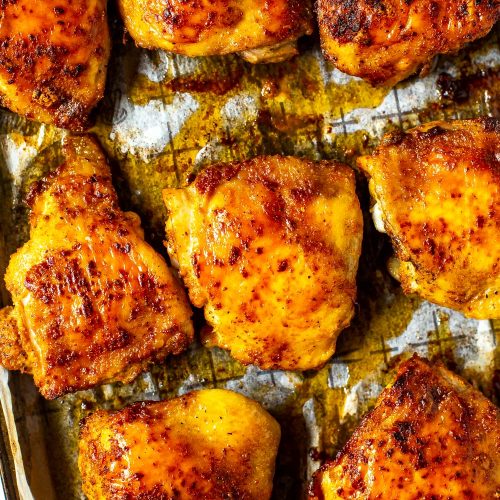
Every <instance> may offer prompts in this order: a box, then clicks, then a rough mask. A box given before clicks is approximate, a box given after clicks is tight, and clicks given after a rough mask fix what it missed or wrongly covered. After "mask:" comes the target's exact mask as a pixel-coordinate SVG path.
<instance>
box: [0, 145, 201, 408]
mask: <svg viewBox="0 0 500 500" xmlns="http://www.w3.org/2000/svg"><path fill="white" fill-rule="evenodd" d="M65 155H66V161H65V163H64V164H63V165H61V166H60V167H59V168H58V169H56V170H55V171H54V172H53V173H51V174H49V176H48V177H46V178H45V179H43V180H42V181H39V182H37V183H35V184H34V185H33V186H32V188H31V191H30V196H29V198H28V202H29V205H30V206H31V218H30V225H31V232H30V240H29V241H28V242H27V243H26V244H25V245H24V246H23V247H22V248H20V249H19V250H18V251H17V253H15V254H14V255H13V256H12V258H11V260H10V263H9V266H8V269H7V273H6V276H5V282H6V285H7V289H8V290H9V291H10V292H11V294H12V299H13V302H14V307H7V308H6V309H4V310H3V311H2V312H1V313H0V362H1V364H2V365H3V366H5V367H6V368H8V369H16V370H22V371H25V372H28V373H32V374H33V375H34V378H35V383H36V385H37V386H38V387H39V389H40V392H41V393H42V394H43V396H45V397H46V398H50V399H52V398H55V397H58V396H61V395H62V394H65V393H68V392H72V391H76V390H79V389H85V388H88V387H92V386H94V385H96V384H101V383H104V382H111V381H115V380H119V381H122V382H130V381H131V380H132V379H133V378H134V377H136V376H137V375H138V374H139V373H140V372H141V371H143V370H145V369H146V368H147V367H148V365H149V364H150V363H151V362H153V361H161V360H163V359H164V358H165V357H166V356H167V355H168V354H170V353H179V352H181V351H182V350H184V349H185V348H186V347H187V346H188V345H189V343H190V342H191V340H192V338H193V325H192V323H191V319H190V318H191V309H190V306H189V303H188V301H187V297H186V295H185V292H184V290H183V289H182V287H181V285H180V283H179V282H178V281H177V280H176V279H175V278H174V276H173V275H172V273H171V271H170V269H169V268H168V267H167V264H166V262H165V261H164V260H163V258H162V257H161V256H160V255H159V254H158V253H156V252H155V251H154V250H153V249H152V248H151V247H150V246H149V245H148V244H147V243H146V242H145V241H144V236H143V232H142V229H141V227H140V221H139V217H138V216H137V215H136V214H134V213H131V212H122V211H121V210H120V208H119V206H118V200H117V196H116V192H115V191H114V188H113V186H112V184H111V175H110V170H109V167H108V165H107V164H106V160H105V158H104V155H103V153H102V152H101V150H100V149H99V147H98V146H97V144H96V143H95V142H94V141H93V140H91V139H89V138H86V137H81V138H72V139H69V140H68V142H67V144H66V146H65Z"/></svg>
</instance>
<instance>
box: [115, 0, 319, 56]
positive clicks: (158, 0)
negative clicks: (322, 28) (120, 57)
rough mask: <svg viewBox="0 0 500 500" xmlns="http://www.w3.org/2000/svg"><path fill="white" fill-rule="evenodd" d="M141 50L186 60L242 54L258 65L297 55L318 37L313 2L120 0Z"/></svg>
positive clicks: (129, 27)
mask: <svg viewBox="0 0 500 500" xmlns="http://www.w3.org/2000/svg"><path fill="white" fill-rule="evenodd" d="M118 5H119V8H120V11H121V14H122V16H123V19H124V22H125V26H126V27H127V30H128V31H129V33H130V34H131V35H132V38H133V39H134V40H135V42H136V43H137V45H139V46H141V47H145V48H148V49H154V48H159V49H164V50H168V51H171V52H176V53H178V54H184V55H186V56H211V55H215V54H228V53H231V52H239V53H240V55H242V56H243V57H244V58H245V59H247V60H248V61H250V62H252V63H257V62H278V61H282V60H284V59H288V58H289V57H292V56H294V55H295V54H296V53H297V49H296V41H297V38H299V37H300V36H302V35H305V34H310V33H312V29H313V24H312V22H313V21H312V2H311V0H305V1H300V0H241V1H236V0H199V1H195V0H187V1H186V0H153V1H151V0H118Z"/></svg>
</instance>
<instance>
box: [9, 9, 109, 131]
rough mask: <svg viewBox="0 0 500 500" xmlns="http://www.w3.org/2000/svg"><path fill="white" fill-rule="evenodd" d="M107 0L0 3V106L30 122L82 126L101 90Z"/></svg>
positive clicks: (106, 49) (105, 60) (106, 48)
mask: <svg viewBox="0 0 500 500" xmlns="http://www.w3.org/2000/svg"><path fill="white" fill-rule="evenodd" d="M106 3H107V2H106V1H105V0H73V1H71V0H43V1H42V0H16V1H12V0H10V1H3V2H0V13H1V20H0V104H1V105H3V106H5V107H7V108H9V109H11V110H12V111H15V112H16V113H19V114H22V115H25V116H26V117H28V118H30V119H32V120H37V121H41V122H45V123H54V124H55V125H57V126H58V127H63V128H69V129H72V130H82V129H85V128H86V127H87V126H88V125H89V120H88V115H89V113H90V111H91V110H92V108H93V107H94V106H95V105H96V103H97V102H98V101H99V100H100V99H101V98H102V96H103V93H104V83H105V80H106V67H107V63H108V59H109V52H110V44H111V42H110V37H109V33H108V24H107V18H106Z"/></svg>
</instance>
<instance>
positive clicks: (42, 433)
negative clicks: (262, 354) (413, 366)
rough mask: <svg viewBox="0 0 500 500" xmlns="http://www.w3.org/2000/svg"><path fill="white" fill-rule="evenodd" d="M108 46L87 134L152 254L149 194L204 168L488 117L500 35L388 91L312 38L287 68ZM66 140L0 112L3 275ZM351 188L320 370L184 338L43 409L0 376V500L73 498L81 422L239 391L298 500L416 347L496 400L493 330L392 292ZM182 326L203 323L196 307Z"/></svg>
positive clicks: (30, 392) (349, 157)
mask: <svg viewBox="0 0 500 500" xmlns="http://www.w3.org/2000/svg"><path fill="white" fill-rule="evenodd" d="M116 38H117V40H119V41H117V42H115V45H114V48H113V59H112V62H111V64H110V70H109V75H108V86H107V89H106V96H105V99H104V101H103V102H102V103H101V105H100V107H99V108H98V110H97V122H96V125H95V127H94V128H93V129H92V130H91V133H94V134H95V135H96V136H97V137H98V139H99V140H100V142H101V144H102V146H103V148H104V149H105V151H106V152H107V155H108V158H109V161H110V163H111V166H112V170H113V178H114V182H115V185H116V188H117V190H118V193H119V196H120V200H121V204H122V208H124V209H132V210H134V211H136V212H137V213H139V215H140V216H141V218H142V222H143V226H144V228H145V232H146V238H147V239H148V240H149V242H150V243H152V244H153V246H154V247H155V248H156V249H157V250H159V251H160V252H162V253H163V254H164V255H165V256H166V252H165V249H164V246H163V239H164V222H165V216H166V214H165V210H164V207H163V204H162V201H161V196H160V193H161V190H162V188H164V187H167V186H179V185H184V184H186V183H187V182H189V180H190V179H192V177H193V175H195V174H196V172H198V171H199V170H200V169H202V168H203V167H204V166H206V165H207V164H210V163H212V162H215V161H229V160H235V159H245V158H250V157H253V156H256V155H259V154H271V153H281V154H287V155H298V156H304V157H307V158H312V159H320V158H324V159H328V158H334V159H338V160H341V161H345V162H347V163H349V164H351V165H354V159H355V157H356V156H357V155H358V154H360V153H364V152H367V151H370V150H371V149H372V148H373V147H374V146H375V145H376V144H377V143H378V141H379V139H380V137H381V135H382V134H383V133H384V132H387V131H390V130H394V129H398V128H409V127H411V126H415V125H418V124H420V123H423V122H427V121H430V120H434V119H453V118H471V117H476V116H480V115H489V116H500V98H499V97H500V78H499V67H500V50H499V38H500V36H499V32H498V29H497V31H496V32H495V31H494V32H493V33H491V34H490V35H489V36H488V37H487V38H486V39H484V40H481V41H479V42H476V43H474V44H472V45H471V46H470V47H468V48H467V49H465V50H463V51H461V52H460V53H459V54H458V55H456V56H453V57H441V58H440V59H439V60H438V62H437V64H436V65H435V67H434V69H433V71H432V72H431V73H430V74H428V75H427V76H422V77H419V78H413V79H411V80H409V81H407V82H404V83H402V84H399V85H397V86H396V87H395V88H393V89H389V88H372V87H370V86H369V85H368V84H367V83H365V82H363V81H361V80H359V79H355V78H351V77H348V76H346V75H344V74H342V73H340V72H339V71H337V70H335V69H334V68H333V67H332V66H330V65H329V64H328V63H326V62H325V61H324V60H323V58H322V57H321V54H320V52H319V48H318V42H317V40H316V39H315V38H314V37H313V38H308V39H306V40H303V43H302V47H301V55H300V56H299V57H297V58H295V59H293V60H292V61H289V62H285V63H280V64H275V65H260V66H252V65H250V64H248V63H245V62H243V61H242V60H241V59H239V58H238V57H236V56H226V57H214V58H199V59H188V58H184V57H181V56H175V55H172V54H167V53H164V52H160V51H145V50H140V49H138V48H136V47H135V46H134V45H133V43H131V42H128V43H126V44H123V43H122V42H121V39H120V37H119V36H118V37H116ZM64 133H65V132H63V131H61V130H58V129H55V128H53V127H50V126H47V125H40V124H37V123H33V122H28V121H26V120H24V119H23V118H21V117H19V116H17V115H15V114H12V113H9V112H7V111H0V274H1V275H3V274H4V272H5V268H6V266H7V263H8V259H9V256H10V254H11V253H13V252H14V251H15V250H16V249H17V248H18V247H19V246H20V245H21V244H22V243H23V242H24V241H26V239H27V236H28V232H27V208H26V207H25V205H24V204H23V197H24V195H25V194H26V190H27V188H28V186H29V184H30V183H31V182H32V181H34V180H35V179H38V178H40V177H41V176H42V175H44V174H45V173H47V172H48V171H49V170H50V169H52V168H54V167H55V166H57V165H58V164H59V163H60V161H61V156H60V144H61V139H62V137H63V135H64ZM358 181H359V182H358V190H359V196H360V198H361V201H362V205H363V207H364V212H365V219H366V220H365V226H366V228H365V235H364V244H363V254H362V258H361V262H360V270H359V275H358V287H359V294H358V295H359V296H358V306H357V314H356V317H355V319H354V320H353V322H352V325H351V326H350V327H349V328H348V329H346V330H345V331H344V332H343V333H342V335H341V336H340V338H339V341H338V345H337V353H336V354H335V356H334V357H333V358H332V359H331V360H330V361H329V362H328V363H327V364H326V365H325V367H324V368H322V369H321V370H319V371H316V372H313V371H311V372H305V373H291V372H283V371H262V370H259V369H257V368H255V367H252V366H250V367H245V366H242V365H241V364H239V363H238V362H236V361H234V360H233V359H231V357H230V356H229V355H228V354H227V353H226V352H224V351H221V350H218V349H214V350H211V351H210V350H207V349H205V348H203V347H201V346H200V345H199V344H195V345H193V346H192V347H191V348H190V349H189V350H188V351H187V352H186V353H185V354H183V355H181V356H178V357H170V358H168V359H167V360H166V361H165V362H164V363H163V364H161V365H158V366H155V367H154V368H153V369H152V370H151V371H150V372H148V373H145V374H143V375H141V376H140V377H139V378H138V379H137V380H136V381H135V382H134V383H133V384H131V385H120V384H115V385H104V386H101V387H98V388H96V389H94V390H88V391H82V392H80V393H77V394H73V395H69V396H66V397H63V398H60V399H58V400H55V401H45V400H43V399H42V398H41V397H40V396H39V395H38V393H37V391H36V389H35V387H34V385H33V383H32V381H31V378H30V377H27V376H24V375H19V374H17V373H8V372H6V371H5V370H3V369H0V391H1V394H0V396H1V403H2V408H3V412H2V415H1V420H0V424H1V431H2V432H1V433H0V458H1V462H0V473H1V478H2V485H3V491H4V494H5V497H6V498H8V499H15V498H22V499H30V498H36V499H43V500H50V499H56V498H57V499H64V500H72V499H79V498H83V496H82V493H81V489H80V478H79V473H78V469H77V465H76V459H77V456H76V446H75V443H76V439H77V435H78V423H79V420H80V419H81V418H82V417H83V416H85V415H86V414H88V413H89V412H91V411H93V410H95V409H96V408H119V407H122V406H124V405H125V404H127V403H130V402H132V401H137V400H145V399H152V400H159V399H164V398H169V397H174V396H176V395H178V394H182V393H184V392H186V391H189V390H192V389H198V388H202V387H226V388H229V389H233V390H235V391H240V392H242V393H244V394H246V395H248V396H250V397H252V398H254V399H255V400H257V401H259V402H260V403H262V404H263V406H264V407H265V408H267V409H268V410H269V411H270V412H271V413H272V414H273V415H274V416H275V417H276V418H277V419H278V421H279V422H280V424H281V426H282V442H281V445H280V451H279V456H278V461H277V469H276V476H275V488H274V498H276V499H296V498H301V497H304V495H305V494H306V491H307V484H308V480H309V478H310V476H311V474H312V473H313V471H314V470H315V469H316V468H317V467H318V466H319V464H320V462H321V460H322V459H323V458H325V457H327V456H332V455H334V454H335V453H336V451H338V450H339V448H340V447H341V446H342V444H343V443H344V442H345V441H346V439H347V438H348V436H349V434H350V433H351V432H352V430H353V428H354V427H355V426H356V424H357V423H358V422H359V419H360V416H361V415H362V414H363V413H364V412H365V411H366V410H367V409H368V408H369V407H370V405H372V404H373V402H374V400H375V398H376V396H377V395H378V394H379V393H380V391H381V390H382V388H383V386H384V385H385V384H386V383H387V382H388V381H390V380H391V378H392V377H393V374H394V368H395V366H396V365H397V363H398V361H399V360H401V359H405V358H407V357H409V356H410V355H411V353H413V352H418V353H420V354H421V355H423V356H425V357H428V358H440V359H443V360H444V362H445V363H446V364H447V365H448V366H449V367H451V368H452V369H454V370H455V371H456V372H458V373H460V374H461V375H463V376H464V377H465V378H466V379H468V380H469V381H470V382H472V383H473V384H474V385H475V386H476V387H478V388H479V389H480V390H481V391H482V392H483V393H484V394H486V395H487V396H488V397H490V398H492V399H493V400H495V401H497V402H498V397H499V395H498V394H496V393H495V373H496V370H497V369H498V367H499V362H500V355H499V349H498V347H497V336H498V335H497V334H498V332H499V331H500V323H499V322H498V321H497V322H493V321H475V320H470V319H466V318H464V317H463V316H462V315H460V314H459V313H457V312H454V311H451V310H449V309H445V308H442V307H438V306H435V305H432V304H429V303H428V302H425V301H422V300H420V299H419V298H418V297H416V296H405V295H403V294H402V292H401V289H400V287H399V285H398V283H397V282H395V281H394V280H393V279H392V278H390V276H389V274H388V272H387V271H386V268H385V264H386V260H387V258H388V256H389V255H390V253H391V247H390V243H389V240H388V238H387V236H385V235H382V234H379V233H377V232H376V231H375V229H374V227H373V224H372V223H371V221H370V214H369V197H368V193H367V186H366V182H365V181H364V179H363V177H362V176H361V175H358ZM3 286H4V284H3V281H2V283H1V285H0V300H1V302H2V304H3V305H6V304H8V303H9V300H10V298H9V296H8V294H7V293H6V291H5V289H4V288H2V287H3ZM195 320H196V321H195V322H196V325H197V327H198V328H200V327H201V326H202V324H203V315H202V313H201V311H196V313H195ZM497 373H498V372H497ZM496 380H497V386H496V389H497V390H498V378H497V379H496ZM0 495H1V493H0ZM0 498H1V496H0Z"/></svg>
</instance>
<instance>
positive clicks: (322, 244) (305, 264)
mask: <svg viewBox="0 0 500 500" xmlns="http://www.w3.org/2000/svg"><path fill="white" fill-rule="evenodd" d="M164 200H165V204H166V206H167V209H168V212H169V218H168V220H167V238H168V242H167V246H168V250H169V253H170V256H171V258H172V260H173V261H176V262H178V264H179V267H180V273H181V276H182V277H183V278H184V282H185V284H186V285H187V287H188V288H189V294H190V298H191V301H192V303H193V304H194V305H195V306H197V307H205V317H206V318H207V320H208V323H209V324H210V325H211V327H212V328H207V329H206V331H205V332H204V333H203V338H204V340H205V342H206V343H207V344H208V345H217V346H220V347H223V348H225V349H229V350H230V351H231V354H232V355H233V356H234V357H235V358H236V359H238V360H239V361H241V362H243V363H253V364H256V365H258V366H260V367H262V368H281V369H287V370H306V369H309V368H317V367H319V366H320V365H322V364H323V363H325V362H326V361H327V360H328V359H329V358H330V356H331V355H332V354H333V352H334V350H335V343H336V339H337V336H338V335H339V333H340V331H341V330H342V329H343V328H345V327H346V326H347V325H348V324H349V322H350V320H351V318H352V316H353V313H354V303H355V300H356V271H357V267H358V259H359V256H360V251H361V239H362V228H363V220H362V214H361V209H360V206H359V202H358V199H357V197H356V193H355V180H354V173H353V171H352V170H351V169H350V168H349V167H347V166H345V165H342V164H339V163H334V162H326V161H325V162H321V163H313V162H310V161H305V160H300V159H298V158H292V157H280V156H271V157H258V158H255V159H253V160H250V161H245V162H242V163H229V164H220V165H213V166H211V167H209V168H207V169H205V170H204V171H202V172H201V173H200V174H199V175H198V177H197V178H196V180H195V181H194V182H193V183H192V184H191V185H190V186H189V187H187V188H186V189H167V190H165V191H164Z"/></svg>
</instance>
